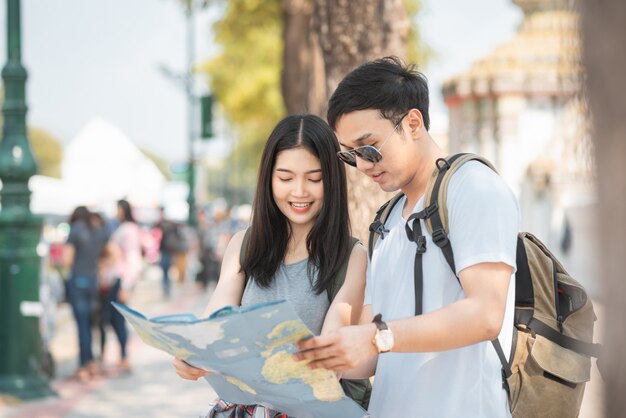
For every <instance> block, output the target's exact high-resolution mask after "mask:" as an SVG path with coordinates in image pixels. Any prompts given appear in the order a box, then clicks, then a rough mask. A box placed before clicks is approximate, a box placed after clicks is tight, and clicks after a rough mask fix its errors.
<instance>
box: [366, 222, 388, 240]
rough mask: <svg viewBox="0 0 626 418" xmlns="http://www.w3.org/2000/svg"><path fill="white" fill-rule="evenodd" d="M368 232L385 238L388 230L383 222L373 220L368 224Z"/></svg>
mask: <svg viewBox="0 0 626 418" xmlns="http://www.w3.org/2000/svg"><path fill="white" fill-rule="evenodd" d="M370 232H374V233H376V234H378V235H380V239H385V234H386V233H387V232H389V230H388V229H387V228H385V224H383V223H382V222H381V221H379V220H375V221H374V222H372V223H371V224H370Z"/></svg>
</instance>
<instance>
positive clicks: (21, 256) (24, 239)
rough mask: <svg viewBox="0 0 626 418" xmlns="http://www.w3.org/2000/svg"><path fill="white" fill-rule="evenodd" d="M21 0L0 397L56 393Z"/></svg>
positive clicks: (12, 13) (10, 10)
mask: <svg viewBox="0 0 626 418" xmlns="http://www.w3.org/2000/svg"><path fill="white" fill-rule="evenodd" d="M20 31H21V28H20V0H7V63H6V65H5V67H4V68H3V70H2V80H3V84H4V91H5V97H4V105H3V106H2V113H3V115H4V126H3V132H2V141H1V142H0V179H2V189H1V190H0V203H1V204H2V207H1V208H0V393H7V394H10V395H12V396H16V397H18V398H22V399H29V398H38V397H42V396H47V395H53V394H54V392H53V391H52V390H51V389H50V388H49V386H48V382H47V380H46V379H45V378H44V377H43V376H44V374H43V372H42V370H41V363H42V359H43V353H42V351H43V350H42V348H43V347H42V344H43V343H42V340H41V336H40V332H39V316H40V315H41V311H42V309H41V305H40V303H39V272H40V262H41V260H40V258H39V256H38V255H37V251H36V247H37V244H38V242H39V237H40V234H41V223H42V222H41V218H39V217H37V216H34V215H33V214H32V213H31V212H30V207H29V205H30V190H29V189H28V179H29V178H30V177H31V176H32V175H34V174H35V173H36V172H37V163H36V162H35V159H34V158H33V154H32V152H31V149H30V146H29V144H28V137H27V136H26V70H25V69H24V67H23V66H22V64H21V37H20Z"/></svg>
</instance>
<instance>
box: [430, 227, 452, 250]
mask: <svg viewBox="0 0 626 418" xmlns="http://www.w3.org/2000/svg"><path fill="white" fill-rule="evenodd" d="M432 236H433V242H434V243H435V245H436V246H437V247H439V248H443V247H445V246H446V245H448V243H449V242H450V240H449V239H448V235H446V233H445V231H444V230H443V229H441V228H440V229H437V230H435V231H433V235H432Z"/></svg>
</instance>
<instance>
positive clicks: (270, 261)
mask: <svg viewBox="0 0 626 418" xmlns="http://www.w3.org/2000/svg"><path fill="white" fill-rule="evenodd" d="M294 148H304V149H306V150H307V151H309V152H311V153H312V154H313V155H315V156H316V157H317V158H318V159H319V160H320V164H321V168H322V183H323V185H324V203H323V205H322V209H321V210H320V213H319V215H318V216H317V218H316V219H315V223H314V224H313V227H312V228H311V231H310V232H309V234H308V236H307V238H306V245H307V249H308V252H309V264H308V274H309V278H311V277H312V275H311V272H312V270H313V269H318V276H317V281H316V282H315V283H313V289H314V291H315V292H316V294H318V295H319V294H321V293H322V292H323V291H324V290H329V289H330V288H331V287H332V282H333V279H334V277H335V275H336V274H337V273H338V271H339V269H340V267H341V264H342V263H343V261H344V260H345V258H346V257H347V256H348V255H349V253H350V251H351V249H352V246H351V240H350V219H349V216H348V192H347V184H346V172H345V167H344V164H343V163H342V162H341V161H339V159H338V158H337V155H336V153H337V151H339V142H338V141H337V138H336V137H335V134H334V132H333V131H332V130H331V129H330V127H329V126H328V125H327V124H326V122H324V121H323V120H322V119H320V118H319V117H317V116H314V115H291V116H287V117H286V118H284V119H283V120H281V121H280V122H279V123H278V125H276V127H275V128H274V130H273V131H272V133H271V134H270V136H269V138H268V140H267V143H266V144H265V149H264V150H263V156H262V157H261V165H260V167H259V176H258V183H257V188H256V195H255V197H254V203H253V208H252V225H251V226H250V233H249V234H250V235H249V237H250V238H249V240H248V246H247V248H246V249H245V253H244V254H245V255H244V257H243V262H242V266H241V268H242V270H243V272H244V273H245V274H246V277H249V278H251V279H253V280H255V281H256V282H257V284H258V285H259V286H261V287H268V286H270V284H271V283H272V280H273V278H274V275H275V274H276V271H277V270H278V268H279V267H280V264H281V263H282V261H283V259H284V257H285V252H286V250H287V243H288V241H289V238H290V235H291V231H290V230H289V222H288V220H287V218H286V217H285V216H284V215H283V214H282V212H281V211H280V209H279V208H278V206H277V205H276V203H275V201H274V197H273V193H272V171H273V170H274V164H275V163H276V156H277V155H278V153H280V152H281V151H284V150H288V149H294Z"/></svg>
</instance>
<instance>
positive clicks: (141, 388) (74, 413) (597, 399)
mask: <svg viewBox="0 0 626 418" xmlns="http://www.w3.org/2000/svg"><path fill="white" fill-rule="evenodd" d="M172 290H173V294H172V298H171V299H170V300H169V301H163V300H162V296H161V288H160V275H159V274H158V273H155V272H153V271H152V272H149V274H147V275H146V277H145V279H144V280H143V281H142V282H141V283H140V284H139V285H138V288H137V289H136V291H135V294H134V296H133V299H132V301H131V302H132V303H131V306H132V307H133V308H135V309H137V310H139V311H140V312H142V313H143V314H145V315H146V316H147V317H153V316H157V315H165V314H171V313H180V312H192V313H194V314H196V315H200V313H201V312H202V310H203V309H204V306H205V305H206V303H207V301H208V298H209V296H210V294H211V292H212V290H213V289H212V288H209V289H208V290H207V291H200V290H198V288H197V287H196V285H195V283H190V282H186V283H183V284H179V285H178V286H175V287H174V288H173V289H172ZM594 306H595V310H596V314H597V316H598V322H597V323H596V327H595V329H596V333H597V336H596V341H602V340H603V338H602V335H601V334H602V328H603V327H602V325H603V322H604V315H603V314H604V310H603V307H602V305H601V304H600V303H598V302H597V301H595V302H594ZM62 308H63V309H62V310H61V311H60V312H59V316H58V320H57V323H58V329H57V333H56V335H55V337H54V339H53V341H52V346H51V350H52V352H53V355H54V358H55V360H56V361H57V365H58V366H57V367H58V371H57V375H58V378H56V379H55V380H54V381H53V382H52V383H51V386H52V388H53V389H54V390H55V391H56V392H57V393H58V394H59V396H58V397H57V398H47V399H42V400H37V401H29V402H23V403H18V404H14V405H11V404H10V402H9V405H7V402H6V400H5V402H4V404H3V400H2V398H1V397H0V418H118V417H133V418H134V417H151V418H183V417H185V418H195V417H197V416H198V415H199V414H200V413H201V412H202V411H204V410H206V408H207V405H208V403H209V402H210V401H212V400H213V399H215V397H216V395H215V392H214V391H213V389H211V387H210V386H209V385H208V384H207V383H206V382H205V381H203V380H200V381H197V382H191V381H186V380H183V379H180V378H179V377H178V376H177V375H176V373H175V372H174V368H173V366H172V365H171V361H172V359H171V357H170V356H169V355H167V354H165V353H162V352H161V351H158V350H156V349H154V348H152V347H149V346H147V345H145V344H144V343H143V342H142V341H141V340H140V339H139V337H138V336H137V335H136V334H134V333H133V332H132V331H131V336H130V339H129V344H128V345H129V347H128V348H129V358H130V362H131V365H132V368H133V372H132V374H130V375H125V376H122V375H117V376H116V375H115V374H113V376H110V377H107V378H101V379H98V380H93V381H91V382H89V383H86V384H85V383H79V382H77V381H73V380H71V379H69V376H70V375H71V374H72V372H73V371H74V370H75V368H76V362H77V361H76V358H77V357H78V348H77V347H78V343H77V338H76V329H75V326H74V322H73V320H72V317H71V313H70V311H69V307H68V306H67V305H64V306H63V307H62ZM117 347H118V346H117V340H116V338H115V335H114V334H113V333H112V331H110V332H109V334H108V335H107V348H106V353H105V365H106V366H109V367H113V366H114V365H115V363H116V362H117V361H118V360H119V355H118V353H117V352H116V350H117ZM592 364H593V366H592V377H591V382H589V383H588V384H587V387H586V390H585V397H584V399H583V405H582V408H581V413H580V418H599V417H602V416H603V413H602V396H603V394H602V385H603V381H602V378H601V377H600V375H599V374H598V369H597V367H596V365H595V360H593V361H592Z"/></svg>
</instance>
